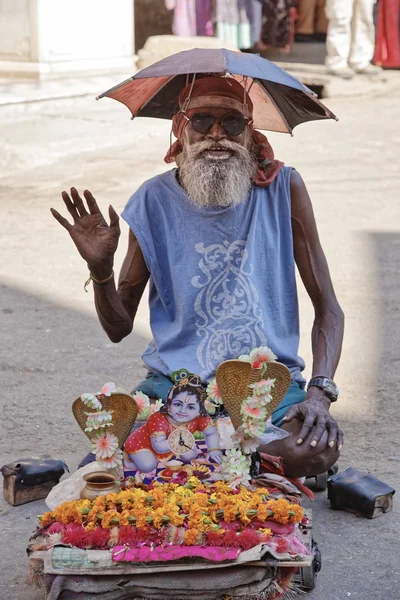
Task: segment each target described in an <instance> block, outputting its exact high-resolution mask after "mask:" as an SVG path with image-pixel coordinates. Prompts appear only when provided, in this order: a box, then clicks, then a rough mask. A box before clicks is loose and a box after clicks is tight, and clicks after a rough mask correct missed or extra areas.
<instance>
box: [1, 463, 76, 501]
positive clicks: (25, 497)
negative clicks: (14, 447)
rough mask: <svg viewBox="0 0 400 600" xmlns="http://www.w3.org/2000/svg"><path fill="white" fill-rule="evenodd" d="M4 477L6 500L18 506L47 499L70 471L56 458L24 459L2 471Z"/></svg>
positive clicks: (5, 466) (4, 467)
mask: <svg viewBox="0 0 400 600" xmlns="http://www.w3.org/2000/svg"><path fill="white" fill-rule="evenodd" d="M0 470H1V473H2V474H3V477H4V485H3V494H4V498H5V499H6V500H7V502H9V503H10V504H12V505H13V506H17V505H19V504H25V503H26V502H32V501H33V500H40V499H41V498H45V497H46V496H47V494H48V493H49V492H50V490H51V489H52V488H53V487H54V486H55V485H56V484H57V483H58V482H59V481H60V478H61V476H62V475H63V474H64V471H68V472H69V469H68V467H67V465H66V464H65V462H63V461H62V460H56V459H54V458H22V459H21V460H16V461H14V462H12V463H10V464H8V465H4V466H3V467H2V468H1V469H0Z"/></svg>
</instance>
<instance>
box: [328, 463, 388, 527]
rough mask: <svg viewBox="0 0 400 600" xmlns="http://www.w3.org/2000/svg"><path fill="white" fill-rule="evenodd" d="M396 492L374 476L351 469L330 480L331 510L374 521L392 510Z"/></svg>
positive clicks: (329, 496)
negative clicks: (357, 515) (352, 513)
mask: <svg viewBox="0 0 400 600" xmlns="http://www.w3.org/2000/svg"><path fill="white" fill-rule="evenodd" d="M394 493H395V490H394V489H393V488H392V487H390V485H387V484H386V483H384V482H383V481H380V480H379V479H377V478H376V477H374V475H370V474H369V473H363V472H361V471H358V470H357V469H353V468H352V467H349V468H348V469H346V470H345V471H343V473H337V474H336V475H332V477H330V478H329V480H328V499H329V500H330V502H331V508H335V509H343V510H348V511H350V512H355V513H357V514H359V515H361V516H363V517H366V518H367V519H374V518H375V517H379V516H380V515H382V514H383V513H386V512H389V511H391V510H392V505H393V494H394Z"/></svg>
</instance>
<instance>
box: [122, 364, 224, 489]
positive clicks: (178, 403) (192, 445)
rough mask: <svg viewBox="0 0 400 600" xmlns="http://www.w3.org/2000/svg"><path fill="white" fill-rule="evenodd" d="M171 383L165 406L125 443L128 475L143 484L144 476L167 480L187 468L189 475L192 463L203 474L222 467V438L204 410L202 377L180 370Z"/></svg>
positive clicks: (204, 397)
mask: <svg viewBox="0 0 400 600" xmlns="http://www.w3.org/2000/svg"><path fill="white" fill-rule="evenodd" d="M172 379H173V380H174V381H175V385H173V386H172V388H171V389H170V391H169V393H168V397H167V401H166V403H165V404H164V405H163V406H162V407H161V408H160V410H159V411H157V412H155V413H154V414H152V415H151V416H150V417H149V418H148V420H147V421H146V423H145V424H144V425H143V426H142V427H140V428H139V429H137V430H136V431H134V432H133V433H131V435H130V436H129V437H128V439H127V441H126V442H125V452H124V455H125V475H134V474H135V475H139V478H140V479H141V480H142V481H143V480H144V478H143V474H147V475H148V477H149V478H150V479H153V478H154V477H156V478H157V476H158V475H159V474H160V473H161V477H162V478H164V479H168V478H169V477H171V478H172V477H173V476H174V473H177V472H179V471H180V470H181V469H182V470H185V468H186V473H188V474H190V473H189V470H190V467H191V466H193V464H194V463H193V462H192V461H195V463H196V465H195V466H197V467H201V466H202V467H203V472H204V474H206V473H208V472H210V469H209V468H208V467H210V466H211V467H213V466H216V465H219V464H220V463H221V460H222V451H221V448H220V437H219V433H218V430H217V427H216V426H215V424H214V422H213V420H212V419H211V417H210V416H209V415H208V413H207V410H206V408H205V400H206V397H207V394H206V391H205V389H204V388H203V386H202V384H201V380H200V377H199V376H198V375H194V374H192V373H189V372H188V371H187V370H186V369H180V370H179V371H174V372H173V373H172ZM196 437H197V438H200V439H198V440H197V441H196ZM206 465H207V466H208V467H207V468H204V467H205V466H206ZM131 471H132V472H131ZM199 472H201V470H200V471H199ZM140 474H142V476H140Z"/></svg>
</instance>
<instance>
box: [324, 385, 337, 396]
mask: <svg viewBox="0 0 400 600" xmlns="http://www.w3.org/2000/svg"><path fill="white" fill-rule="evenodd" d="M325 391H326V392H327V395H329V396H332V397H333V398H335V399H336V398H337V397H338V396H339V389H338V387H337V385H336V383H334V382H333V381H328V382H327V384H326V386H325Z"/></svg>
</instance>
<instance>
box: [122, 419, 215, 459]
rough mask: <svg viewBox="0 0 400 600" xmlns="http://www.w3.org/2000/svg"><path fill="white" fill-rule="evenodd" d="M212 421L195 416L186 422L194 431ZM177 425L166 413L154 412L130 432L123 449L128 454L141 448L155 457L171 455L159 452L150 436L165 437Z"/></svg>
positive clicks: (192, 431)
mask: <svg viewBox="0 0 400 600" xmlns="http://www.w3.org/2000/svg"><path fill="white" fill-rule="evenodd" d="M213 425H214V424H213V421H212V419H211V418H210V417H196V418H195V419H193V420H192V421H189V422H188V423H186V427H187V429H188V430H189V431H190V433H194V432H195V431H205V430H206V429H208V428H209V427H212V426H213ZM177 427H178V426H177V425H174V424H173V423H172V422H171V421H170V419H169V418H168V415H167V414H166V413H161V412H156V413H154V414H153V415H151V416H150V417H149V418H148V419H147V421H146V423H145V424H144V425H143V426H142V427H140V428H139V429H137V430H136V431H134V432H133V433H131V435H130V436H129V437H128V439H127V440H126V442H125V447H124V450H125V451H126V452H128V454H136V453H137V452H141V451H142V450H150V451H151V452H152V453H153V454H154V455H155V456H156V457H157V458H159V459H163V458H169V457H170V456H172V455H173V452H167V453H166V454H159V453H158V452H156V451H155V450H154V448H153V446H152V443H151V438H152V437H156V436H157V434H165V436H166V438H167V439H168V436H169V434H170V433H172V432H173V431H174V430H175V429H177Z"/></svg>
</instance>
